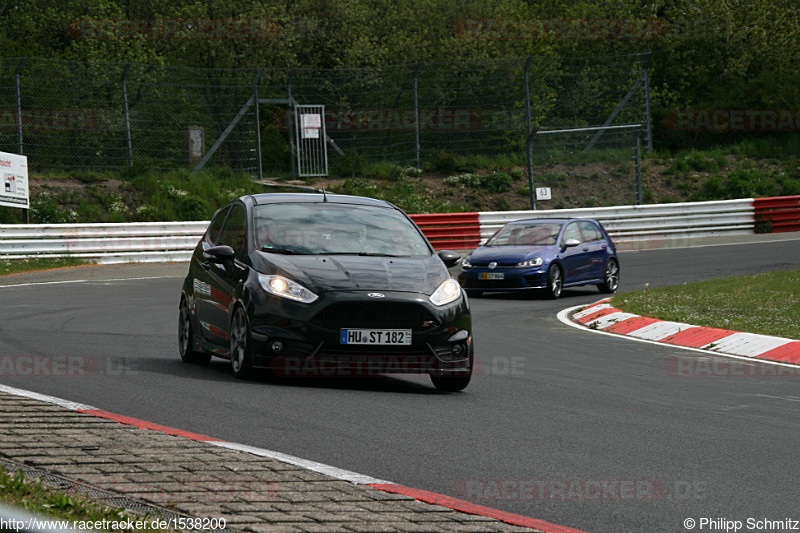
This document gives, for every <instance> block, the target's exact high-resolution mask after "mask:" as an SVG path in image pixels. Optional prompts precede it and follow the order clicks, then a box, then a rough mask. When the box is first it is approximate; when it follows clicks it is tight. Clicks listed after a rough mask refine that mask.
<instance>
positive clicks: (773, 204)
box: [753, 196, 800, 233]
mask: <svg viewBox="0 0 800 533" xmlns="http://www.w3.org/2000/svg"><path fill="white" fill-rule="evenodd" d="M753 207H754V208H755V219H756V230H757V231H760V232H763V233H782V232H784V231H800V196H783V197H778V198H756V199H755V200H754V201H753Z"/></svg>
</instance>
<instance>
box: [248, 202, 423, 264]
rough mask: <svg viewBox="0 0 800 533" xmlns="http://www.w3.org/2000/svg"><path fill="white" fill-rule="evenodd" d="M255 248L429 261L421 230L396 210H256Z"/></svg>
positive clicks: (328, 206)
mask: <svg viewBox="0 0 800 533" xmlns="http://www.w3.org/2000/svg"><path fill="white" fill-rule="evenodd" d="M255 228H256V232H257V241H258V247H259V248H260V249H261V250H263V251H266V252H270V251H272V252H274V253H284V254H350V255H378V256H391V257H412V256H427V255H430V254H431V251H430V248H429V247H428V244H427V242H426V241H425V239H424V237H423V236H422V235H421V233H420V232H419V230H418V229H417V228H416V226H414V225H413V224H412V223H411V222H410V221H409V220H408V219H407V218H406V217H405V216H404V215H403V214H402V213H400V212H399V211H397V210H395V209H392V208H388V207H380V206H371V205H353V204H337V203H334V202H324V203H323V202H320V203H312V202H302V203H295V204H292V203H286V204H266V205H259V206H256V208H255Z"/></svg>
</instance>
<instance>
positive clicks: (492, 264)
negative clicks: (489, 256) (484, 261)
mask: <svg viewBox="0 0 800 533" xmlns="http://www.w3.org/2000/svg"><path fill="white" fill-rule="evenodd" d="M489 268H490V269H495V268H497V263H496V262H494V261H492V262H491V263H489Z"/></svg>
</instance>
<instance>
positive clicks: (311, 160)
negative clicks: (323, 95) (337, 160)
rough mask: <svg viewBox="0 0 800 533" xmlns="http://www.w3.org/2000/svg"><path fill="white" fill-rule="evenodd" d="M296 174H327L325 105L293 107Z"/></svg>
mask: <svg viewBox="0 0 800 533" xmlns="http://www.w3.org/2000/svg"><path fill="white" fill-rule="evenodd" d="M294 123H295V134H296V135H295V139H296V140H295V143H296V146H297V175H298V176H299V177H301V178H302V177H305V176H327V175H328V151H327V149H326V143H325V139H326V136H325V106H324V105H297V106H295V108H294Z"/></svg>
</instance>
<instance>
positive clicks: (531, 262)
mask: <svg viewBox="0 0 800 533" xmlns="http://www.w3.org/2000/svg"><path fill="white" fill-rule="evenodd" d="M542 263H544V260H543V259H542V258H541V257H534V258H533V259H526V260H525V261H521V262H519V263H517V268H536V267H538V266H542Z"/></svg>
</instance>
